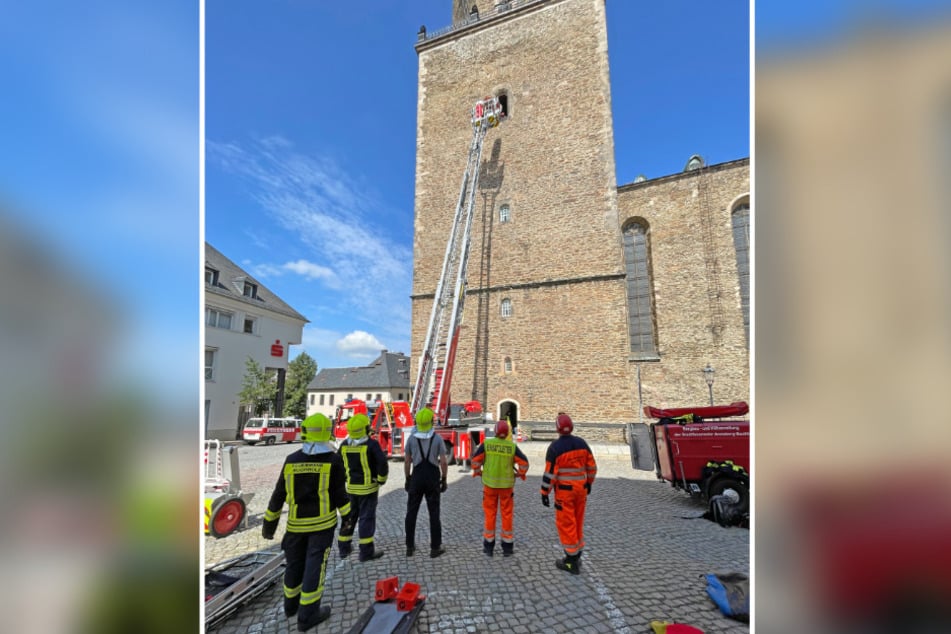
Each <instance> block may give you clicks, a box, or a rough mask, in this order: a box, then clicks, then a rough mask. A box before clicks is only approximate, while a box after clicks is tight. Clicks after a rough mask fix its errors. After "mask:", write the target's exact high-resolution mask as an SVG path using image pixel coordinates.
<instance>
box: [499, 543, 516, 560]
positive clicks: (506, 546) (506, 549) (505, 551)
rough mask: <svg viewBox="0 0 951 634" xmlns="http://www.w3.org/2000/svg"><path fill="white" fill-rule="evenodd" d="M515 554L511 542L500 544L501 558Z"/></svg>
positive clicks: (513, 545)
mask: <svg viewBox="0 0 951 634" xmlns="http://www.w3.org/2000/svg"><path fill="white" fill-rule="evenodd" d="M514 554H515V544H513V543H512V542H502V556H503V557H511V556H512V555H514Z"/></svg>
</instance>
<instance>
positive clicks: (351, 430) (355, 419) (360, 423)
mask: <svg viewBox="0 0 951 634" xmlns="http://www.w3.org/2000/svg"><path fill="white" fill-rule="evenodd" d="M369 428H370V419H369V418H368V417H367V415H366V414H354V415H353V416H351V417H350V420H348V421H347V435H348V436H350V438H352V439H353V440H360V439H361V438H363V437H364V436H366V435H367V429H369Z"/></svg>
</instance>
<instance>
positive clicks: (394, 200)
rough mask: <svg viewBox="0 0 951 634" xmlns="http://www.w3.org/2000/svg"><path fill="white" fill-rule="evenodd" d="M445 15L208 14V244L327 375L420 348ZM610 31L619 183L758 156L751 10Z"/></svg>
mask: <svg viewBox="0 0 951 634" xmlns="http://www.w3.org/2000/svg"><path fill="white" fill-rule="evenodd" d="M367 6H369V7H372V9H371V10H368V9H367V8H365V7H367ZM451 20H452V2H451V0H420V1H417V2H405V1H395V0H393V1H380V2H373V3H359V4H352V3H330V2H302V1H299V0H294V1H288V0H275V1H272V2H267V3H262V2H259V1H258V2H251V1H248V0H239V1H234V0H228V1H225V0H208V1H207V2H206V38H207V39H206V45H205V60H206V66H205V73H206V113H205V117H206V139H207V141H206V143H207V146H206V170H207V171H206V211H205V239H206V240H207V241H208V242H210V243H211V244H213V245H214V246H215V247H216V248H217V249H219V250H220V251H222V252H223V253H224V254H225V255H227V256H228V257H229V258H231V259H232V260H234V261H235V262H236V263H238V264H239V265H241V266H242V267H244V268H245V269H246V270H248V271H249V272H251V273H252V274H253V275H255V276H257V277H258V278H259V279H260V281H261V282H262V283H264V284H265V285H266V286H268V288H270V289H271V290H272V291H274V292H275V293H277V294H278V295H279V296H280V297H281V298H282V299H284V300H285V301H286V302H288V303H289V304H291V305H292V306H293V307H294V308H296V309H297V310H298V311H299V312H301V313H302V314H304V315H305V316H306V317H307V318H308V319H310V321H311V323H310V324H308V325H307V327H306V329H305V333H304V343H303V345H302V346H298V347H295V348H294V349H292V354H296V353H299V351H300V350H301V349H305V350H306V351H307V352H308V354H310V355H311V356H313V357H314V358H315V359H316V360H317V362H318V365H319V367H344V366H351V365H360V364H363V363H366V362H368V361H370V360H371V359H372V358H373V356H375V355H376V354H378V353H379V350H380V348H387V349H389V350H399V351H402V352H406V353H410V352H411V351H410V301H409V295H410V293H411V280H412V231H413V197H414V191H413V187H414V168H415V142H416V139H415V133H416V89H417V70H418V66H417V56H416V52H415V50H414V48H413V44H414V42H415V41H416V32H417V30H418V29H419V27H420V25H423V24H425V25H426V27H427V28H428V29H429V30H431V31H432V30H436V29H439V28H441V27H444V26H447V25H449V24H450V22H451ZM607 21H608V51H609V57H610V63H611V83H612V86H611V91H612V106H613V111H614V130H615V156H616V162H617V179H618V182H619V183H620V184H624V183H628V182H631V181H633V180H634V178H635V177H636V176H637V175H638V174H644V175H645V176H647V177H648V178H653V177H658V176H664V175H667V174H671V173H674V172H678V171H680V170H682V169H683V167H684V165H685V164H686V162H687V160H688V158H689V157H690V156H691V155H692V154H694V153H697V154H700V155H701V156H703V157H704V159H705V160H706V161H707V162H708V163H711V164H712V163H718V162H723V161H729V160H733V159H738V158H742V157H747V156H749V18H748V7H747V5H746V4H745V3H741V2H727V3H719V4H710V3H699V2H689V3H688V2H651V3H648V2H634V1H629V0H608V2H607ZM580 105H583V104H579V106H580ZM579 111H580V108H579ZM467 116H468V115H467V113H459V121H460V125H462V126H467V125H468V121H467ZM466 149H467V148H460V149H459V151H460V152H465V151H466ZM460 178H461V175H460ZM450 211H451V210H447V213H448V212H450Z"/></svg>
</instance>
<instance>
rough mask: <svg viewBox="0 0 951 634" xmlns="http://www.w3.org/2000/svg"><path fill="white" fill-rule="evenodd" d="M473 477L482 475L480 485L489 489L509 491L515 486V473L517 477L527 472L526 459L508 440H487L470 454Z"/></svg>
mask: <svg viewBox="0 0 951 634" xmlns="http://www.w3.org/2000/svg"><path fill="white" fill-rule="evenodd" d="M472 469H473V471H474V473H475V475H479V474H480V473H481V474H482V484H484V485H485V486H487V487H489V488H491V489H511V488H512V487H513V486H515V471H516V470H518V475H519V477H522V476H524V475H525V473H526V472H527V471H528V458H526V457H525V454H523V453H522V450H521V449H519V448H518V447H517V446H516V445H515V443H514V442H513V441H511V440H509V439H508V438H504V439H503V438H489V439H487V440H486V441H485V442H484V443H482V444H481V445H479V446H478V447H477V448H476V450H475V453H474V454H472Z"/></svg>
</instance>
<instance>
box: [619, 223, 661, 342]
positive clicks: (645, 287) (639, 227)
mask: <svg viewBox="0 0 951 634" xmlns="http://www.w3.org/2000/svg"><path fill="white" fill-rule="evenodd" d="M624 266H625V272H626V273H627V312H628V333H629V335H630V339H631V356H632V357H636V358H656V357H657V342H656V340H655V337H654V306H653V304H654V302H653V290H652V284H651V278H650V268H651V267H650V252H649V249H648V240H647V224H646V223H644V222H643V221H639V220H635V221H632V222H630V223H628V224H627V225H626V226H625V227H624Z"/></svg>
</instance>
